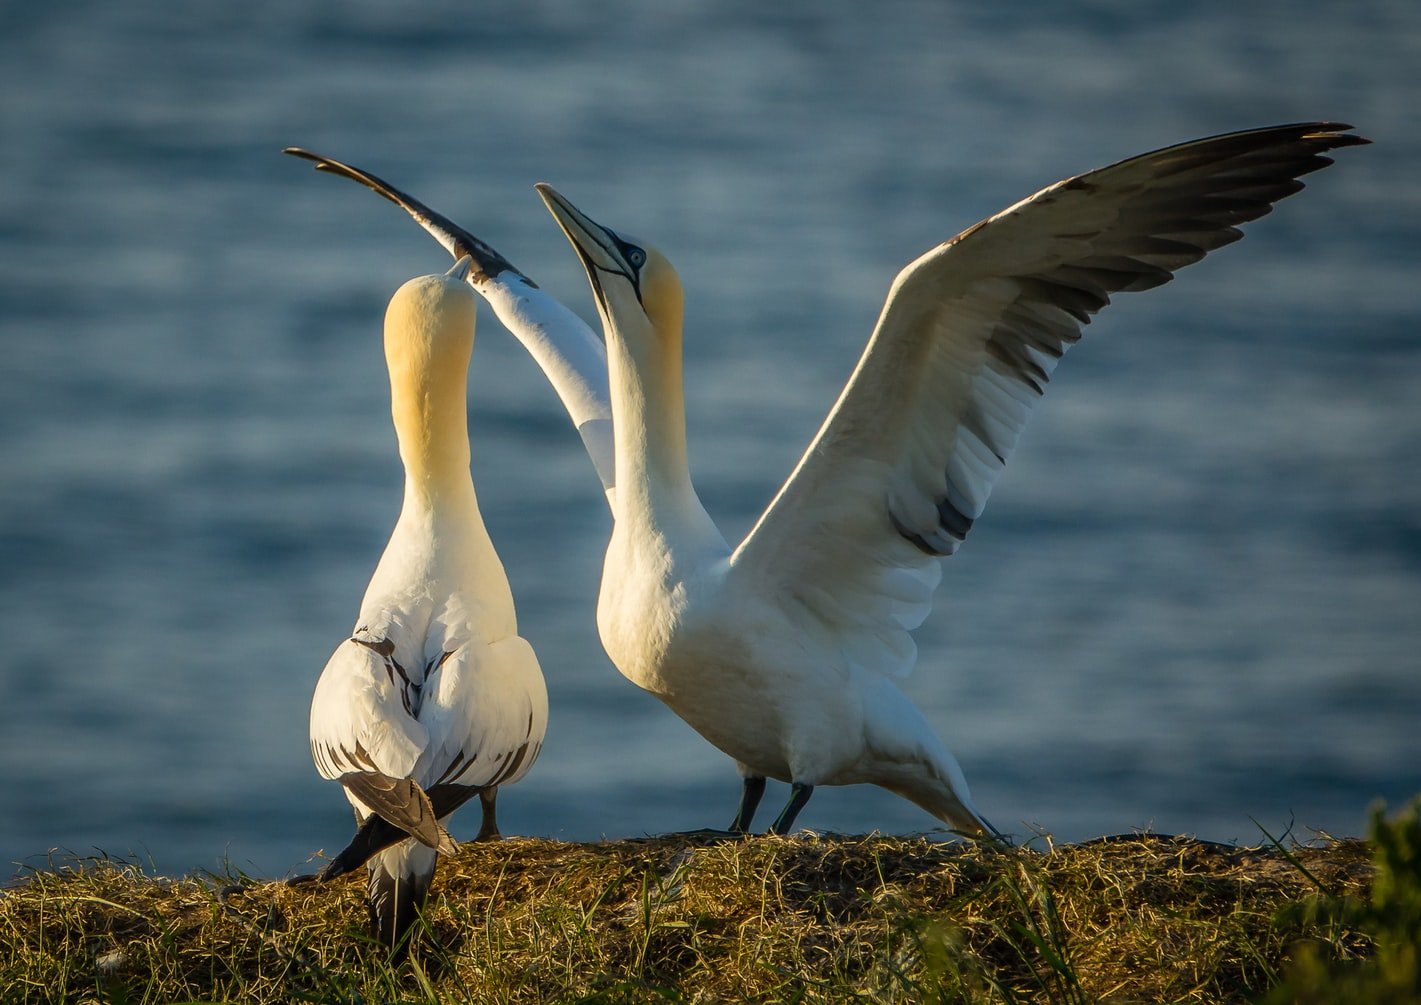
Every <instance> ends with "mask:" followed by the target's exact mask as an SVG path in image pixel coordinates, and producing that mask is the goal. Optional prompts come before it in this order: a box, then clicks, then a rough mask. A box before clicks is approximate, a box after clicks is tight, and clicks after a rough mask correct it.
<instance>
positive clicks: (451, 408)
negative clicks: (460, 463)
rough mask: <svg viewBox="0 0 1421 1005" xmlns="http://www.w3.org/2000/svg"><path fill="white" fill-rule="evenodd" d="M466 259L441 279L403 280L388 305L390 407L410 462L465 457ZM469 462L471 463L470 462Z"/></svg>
mask: <svg viewBox="0 0 1421 1005" xmlns="http://www.w3.org/2000/svg"><path fill="white" fill-rule="evenodd" d="M469 262H470V260H469V259H468V258H467V257H466V258H464V259H462V260H461V261H460V263H459V264H458V265H456V266H455V267H454V268H453V269H451V270H450V272H449V273H448V274H446V275H442V276H438V275H435V276H419V277H417V278H415V279H411V280H410V281H409V282H407V283H405V284H404V285H403V286H401V287H400V288H399V289H398V290H396V291H395V295H394V296H393V297H391V298H390V305H389V307H387V308H386V309H385V362H386V365H387V366H388V367H389V369H390V410H391V413H392V414H393V416H394V420H395V431H396V432H397V433H398V434H399V438H400V453H401V455H402V456H404V459H405V464H406V466H410V465H411V464H419V465H421V466H423V465H424V464H427V463H429V462H432V461H434V460H435V459H436V457H438V456H440V455H442V454H444V453H446V452H447V451H448V450H453V451H454V452H455V453H456V454H457V453H458V452H459V443H460V441H462V442H463V444H464V446H463V452H464V453H465V454H467V451H468V446H467V442H468V440H467V429H466V426H465V422H466V407H465V401H464V397H465V391H466V389H467V387H468V370H469V358H470V356H471V355H472V353H473V349H474V317H475V314H476V309H475V301H474V294H473V291H472V290H470V289H469V287H468V286H467V285H466V284H465V282H464V277H465V276H466V275H467V274H468V266H469ZM465 463H467V461H466V462H465Z"/></svg>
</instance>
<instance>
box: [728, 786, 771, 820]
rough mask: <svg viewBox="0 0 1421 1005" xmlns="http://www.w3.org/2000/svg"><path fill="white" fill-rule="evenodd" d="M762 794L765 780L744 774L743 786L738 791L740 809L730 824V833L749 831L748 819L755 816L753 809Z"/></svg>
mask: <svg viewBox="0 0 1421 1005" xmlns="http://www.w3.org/2000/svg"><path fill="white" fill-rule="evenodd" d="M764 794H765V780H764V779H763V778H760V777H758V776H756V775H746V776H745V788H744V789H742V790H741V792H740V809H739V810H738V811H737V812H736V814H735V819H734V820H733V821H731V824H730V831H731V833H733V834H749V833H750V821H751V820H753V819H754V818H755V809H756V808H757V807H758V806H759V805H760V797H761V796H763V795H764Z"/></svg>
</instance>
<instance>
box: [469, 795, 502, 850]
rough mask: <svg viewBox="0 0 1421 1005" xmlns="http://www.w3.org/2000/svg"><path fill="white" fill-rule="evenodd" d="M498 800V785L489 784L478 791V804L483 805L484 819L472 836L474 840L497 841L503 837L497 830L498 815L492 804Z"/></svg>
mask: <svg viewBox="0 0 1421 1005" xmlns="http://www.w3.org/2000/svg"><path fill="white" fill-rule="evenodd" d="M497 801H498V787H497V786H492V785H491V786H489V787H488V788H486V789H481V790H480V791H479V805H480V806H482V807H483V811H484V821H483V824H482V825H481V826H480V827H479V832H478V834H476V835H475V836H474V840H475V841H497V840H499V839H500V838H502V837H503V835H502V834H500V833H499V832H498V816H497V814H496V813H495V812H494V804H495V803H496V802H497Z"/></svg>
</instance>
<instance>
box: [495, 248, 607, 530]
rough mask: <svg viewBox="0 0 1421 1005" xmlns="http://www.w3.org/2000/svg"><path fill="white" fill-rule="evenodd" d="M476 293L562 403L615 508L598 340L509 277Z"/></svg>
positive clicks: (518, 278)
mask: <svg viewBox="0 0 1421 1005" xmlns="http://www.w3.org/2000/svg"><path fill="white" fill-rule="evenodd" d="M478 290H479V292H480V293H482V294H483V296H484V299H485V300H487V301H488V303H489V306H490V307H492V308H493V312H494V314H496V315H497V316H498V319H499V320H500V321H502V322H503V326H504V327H505V328H507V329H508V330H509V331H510V332H512V333H513V334H514V336H515V337H516V338H517V339H518V341H519V342H521V343H523V347H524V348H525V349H527V350H528V353H529V355H531V356H532V357H533V359H534V360H535V361H537V364H538V366H540V367H541V368H542V370H543V374H544V375H545V376H546V377H547V378H548V382H549V383H550V384H551V385H552V386H553V390H554V391H556V392H557V395H558V397H559V398H561V399H562V403H563V406H564V407H565V408H566V409H567V414H568V417H569V418H571V419H572V424H573V425H574V426H576V427H577V431H578V433H579V434H581V436H582V443H583V446H585V447H586V448H587V454H588V456H589V457H590V458H591V459H592V465H593V467H595V468H596V469H597V477H598V478H599V479H601V481H602V488H603V490H604V491H605V492H606V495H607V504H608V505H609V506H613V507H615V503H614V497H613V485H614V482H615V472H614V470H613V460H612V455H613V445H612V406H611V400H610V392H609V390H608V383H607V380H608V378H607V353H606V350H605V349H603V347H602V341H601V339H599V338H598V337H597V336H596V335H594V334H593V333H592V329H590V328H588V327H587V325H586V324H585V323H584V322H583V320H582V319H581V318H579V317H578V316H577V315H576V314H574V313H572V311H570V310H568V309H567V308H566V307H564V306H563V305H562V304H561V303H559V302H558V301H557V300H555V299H553V298H552V297H550V296H548V294H546V293H544V292H543V291H542V290H540V289H538V288H537V287H536V286H532V285H530V284H529V282H528V280H526V279H524V278H523V277H521V276H518V275H515V274H514V273H512V272H503V273H500V274H499V275H498V276H497V277H495V278H494V279H492V280H489V281H487V282H484V283H482V284H480V285H479V286H478Z"/></svg>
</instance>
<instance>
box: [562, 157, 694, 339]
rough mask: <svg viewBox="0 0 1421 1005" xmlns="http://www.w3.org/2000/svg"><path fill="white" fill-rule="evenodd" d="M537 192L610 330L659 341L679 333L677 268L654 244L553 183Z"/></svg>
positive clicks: (680, 304)
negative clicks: (609, 223) (622, 230)
mask: <svg viewBox="0 0 1421 1005" xmlns="http://www.w3.org/2000/svg"><path fill="white" fill-rule="evenodd" d="M537 189H538V194H539V195H540V196H542V197H543V202H544V203H546V204H547V207H548V211H549V212H550V213H552V214H553V219H554V220H556V221H557V222H558V226H559V227H561V228H562V232H563V233H564V234H566V235H567V239H568V240H569V241H571V242H572V247H573V249H574V250H575V251H576V252H577V257H578V259H579V260H581V262H582V267H583V268H584V269H586V270H587V281H588V283H590V284H591V286H592V295H593V296H594V297H596V299H597V309H598V311H599V312H600V313H601V315H602V323H603V326H604V328H605V329H606V330H607V333H608V335H609V336H610V335H613V334H619V335H626V336H632V337H635V333H636V332H638V331H642V332H644V333H645V334H646V335H647V336H648V337H650V338H653V339H656V340H663V339H674V340H676V341H677V342H678V343H679V339H680V336H681V314H682V305H683V295H682V292H681V279H680V277H679V276H678V275H676V269H675V268H674V267H673V266H672V265H671V262H670V261H668V260H667V258H666V256H665V255H663V254H662V253H661V252H660V251H658V250H656V248H654V247H652V246H651V245H650V244H648V243H647V242H645V241H641V240H638V239H636V238H633V237H632V236H631V235H629V234H619V233H617V232H616V231H614V230H612V229H611V228H610V227H604V226H602V225H601V224H600V223H597V222H596V221H594V220H593V219H592V218H590V217H589V216H587V214H585V213H583V212H582V211H581V210H579V209H578V208H577V207H576V206H574V205H573V204H572V203H571V202H569V201H568V200H567V198H566V197H564V196H563V195H561V194H560V193H559V192H558V191H557V190H556V189H554V188H553V187H552V186H551V185H548V184H544V183H540V184H539V185H538V186H537Z"/></svg>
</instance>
